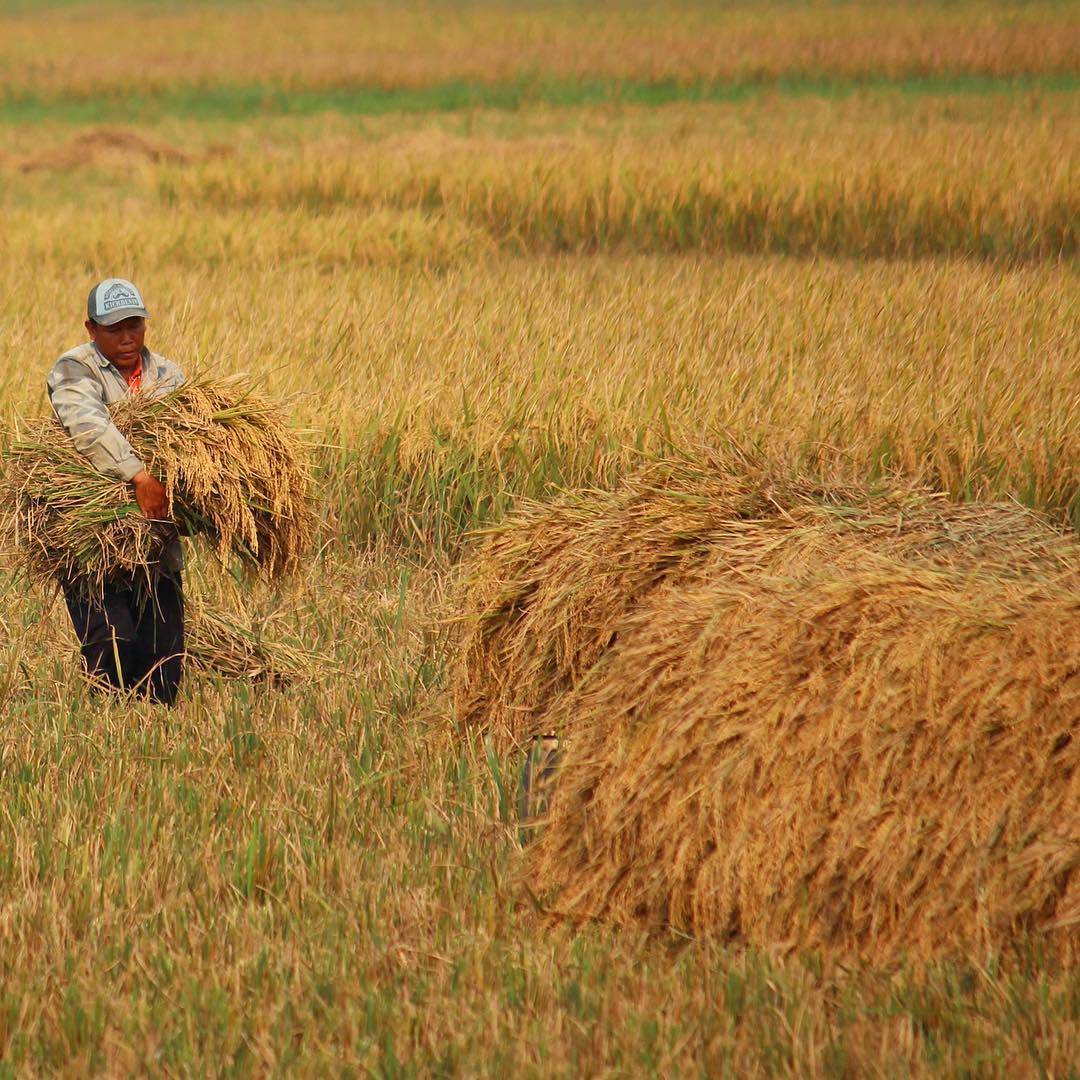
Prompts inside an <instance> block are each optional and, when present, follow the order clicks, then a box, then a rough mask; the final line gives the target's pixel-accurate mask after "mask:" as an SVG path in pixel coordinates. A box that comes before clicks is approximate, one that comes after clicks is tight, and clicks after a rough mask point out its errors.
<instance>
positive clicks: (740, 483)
mask: <svg viewBox="0 0 1080 1080" xmlns="http://www.w3.org/2000/svg"><path fill="white" fill-rule="evenodd" d="M867 552H878V553H879V554H882V555H889V556H892V557H895V558H899V559H902V560H905V561H908V562H911V563H912V565H915V566H920V567H940V568H950V567H951V568H953V569H955V570H957V571H960V572H973V571H975V570H978V572H981V573H986V574H994V575H999V576H1002V577H1005V578H1019V577H1024V576H1025V575H1028V574H1032V573H1036V574H1040V575H1058V574H1068V573H1070V572H1071V573H1076V572H1077V567H1078V565H1080V563H1078V560H1077V548H1076V545H1075V544H1074V543H1073V542H1072V541H1070V540H1069V538H1068V537H1067V536H1066V535H1064V534H1063V533H1062V532H1061V531H1059V530H1058V529H1056V528H1055V527H1053V526H1052V525H1051V524H1049V523H1048V522H1047V521H1046V519H1045V518H1043V517H1041V516H1039V515H1036V514H1033V513H1031V512H1030V511H1027V510H1025V509H1023V508H1022V507H1019V506H1016V505H1012V504H1007V505H956V504H953V503H950V502H948V501H947V500H945V499H944V498H942V497H940V496H935V495H933V494H930V493H928V492H925V491H921V490H917V489H912V488H900V487H895V486H894V487H890V488H885V489H882V490H873V489H868V488H862V487H858V486H855V485H840V484H834V485H823V484H820V483H817V482H812V481H808V480H802V479H799V478H793V477H790V476H787V475H780V474H776V473H772V472H770V471H769V470H768V469H766V468H764V467H762V466H760V465H758V464H755V463H753V462H750V461H746V460H737V461H734V462H730V461H722V460H710V459H708V458H704V457H703V458H702V459H701V460H699V461H695V462H687V461H679V460H672V461H661V462H657V463H654V464H652V465H650V466H648V467H646V468H644V469H642V470H641V471H640V472H638V473H636V474H634V475H631V476H630V477H628V478H627V479H626V480H625V481H624V482H623V483H622V484H621V485H620V486H619V487H618V488H616V489H615V490H614V491H610V492H600V491H586V492H581V493H575V494H570V495H567V496H565V497H564V498H561V499H559V500H557V501H555V502H551V503H536V504H533V505H526V506H524V507H523V508H522V509H520V510H519V511H518V512H517V513H515V514H514V515H512V516H511V517H510V518H508V519H507V521H506V522H505V523H504V524H502V525H501V526H499V527H498V528H496V529H494V530H491V531H490V533H489V535H488V538H487V542H486V543H485V544H484V545H483V546H482V547H481V548H480V550H479V551H478V553H477V555H476V557H475V558H474V560H473V561H472V562H471V564H470V565H468V566H467V567H466V569H465V573H464V580H465V583H466V584H465V588H464V591H463V595H462V596H461V598H460V602H459V607H460V609H461V610H462V611H463V612H464V615H463V616H462V620H461V621H462V627H463V640H462V647H461V649H460V652H459V656H458V660H457V664H456V670H455V673H454V686H453V690H454V698H455V706H456V711H457V715H458V717H459V719H460V720H461V721H462V722H463V723H464V724H466V725H468V726H471V727H475V728H479V729H480V730H483V731H485V732H487V733H489V734H491V735H492V736H493V737H495V738H496V740H498V741H502V742H503V743H506V742H510V743H517V744H522V743H524V741H526V740H527V739H528V738H529V737H530V736H532V735H536V734H542V733H543V732H544V731H545V730H546V728H547V725H548V723H549V714H550V711H551V706H552V703H553V701H554V700H555V699H557V698H558V696H559V695H560V694H562V693H565V692H566V691H567V690H569V689H571V688H572V687H574V686H575V685H576V684H577V683H578V682H579V681H580V680H581V678H582V677H583V676H584V675H585V674H586V672H588V671H589V669H590V668H592V666H593V665H594V664H595V663H596V662H597V661H598V660H599V659H600V658H601V657H602V656H603V655H604V653H605V652H606V651H607V650H608V649H610V648H611V647H612V645H613V644H614V643H615V642H616V641H617V640H618V638H619V636H620V635H621V633H622V631H623V628H624V626H625V625H626V623H627V620H628V619H629V618H630V617H631V616H632V615H633V614H634V612H635V611H636V610H637V609H638V607H639V606H640V605H641V604H642V603H644V602H646V601H647V599H648V598H649V596H650V595H651V594H652V593H653V592H654V591H655V590H656V589H657V588H659V587H661V586H662V585H665V584H669V585H670V584H673V583H677V582H683V583H692V582H694V581H705V582H718V581H721V580H728V581H730V582H731V583H733V584H734V583H741V584H744V585H749V586H752V585H753V583H754V582H755V581H756V580H757V579H758V577H759V576H761V575H762V574H772V575H784V574H794V573H798V572H800V571H801V570H802V569H804V568H806V567H813V566H821V565H822V564H823V563H826V562H827V563H830V564H832V565H835V566H840V567H848V568H850V569H857V568H858V567H859V566H860V565H861V564H862V563H863V561H864V559H865V556H866V553H867Z"/></svg>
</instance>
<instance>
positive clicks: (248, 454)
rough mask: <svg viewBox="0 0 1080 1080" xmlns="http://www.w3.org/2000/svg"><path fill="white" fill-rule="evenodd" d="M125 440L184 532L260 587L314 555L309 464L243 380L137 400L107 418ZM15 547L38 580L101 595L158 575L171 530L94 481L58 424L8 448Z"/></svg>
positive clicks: (10, 536) (8, 503)
mask: <svg viewBox="0 0 1080 1080" xmlns="http://www.w3.org/2000/svg"><path fill="white" fill-rule="evenodd" d="M110 412H111V414H112V418H113V421H114V423H115V424H116V426H117V427H118V428H119V430H120V431H121V432H122V433H123V434H124V435H125V437H126V438H127V439H128V440H129V441H130V442H131V444H132V446H133V447H134V449H135V452H136V453H137V454H138V455H139V456H140V457H141V458H142V460H143V461H145V462H146V464H147V467H148V468H149V469H150V471H151V472H153V473H154V475H156V476H157V477H158V478H159V479H160V480H161V481H162V483H164V485H165V487H166V489H167V490H168V492H169V497H170V500H171V504H172V510H173V517H174V519H175V521H176V525H177V527H178V528H179V529H180V531H182V532H184V533H186V534H189V535H196V536H203V537H205V538H206V539H208V540H209V541H210V543H211V544H212V546H213V548H214V550H215V552H216V553H217V555H218V557H219V558H220V559H221V560H222V561H223V562H224V561H228V560H230V559H231V558H233V557H236V558H238V559H239V561H240V563H241V564H242V565H244V566H245V567H248V568H250V569H253V570H255V571H256V572H257V573H258V574H259V575H260V576H261V577H262V578H263V579H264V580H267V581H271V582H273V581H277V580H279V579H280V578H282V577H283V576H285V575H287V574H289V573H290V572H292V571H293V570H295V569H296V568H297V567H298V566H299V565H300V561H301V559H302V556H303V554H304V552H305V551H306V550H307V549H308V547H309V546H310V539H311V535H312V530H313V516H312V511H311V506H310V465H309V461H308V456H307V452H306V449H305V447H304V445H303V442H302V441H301V439H300V437H299V436H298V435H297V434H296V432H294V431H293V430H292V429H291V428H290V427H289V425H288V422H287V419H286V416H285V414H284V411H283V409H282V408H281V407H280V406H279V405H277V404H275V403H273V402H270V401H269V400H267V399H266V398H264V397H263V396H261V395H260V394H258V393H257V392H256V391H255V390H254V389H253V386H252V384H251V382H250V381H249V380H247V379H244V378H242V377H231V378H219V379H210V378H205V377H196V378H192V379H189V380H188V381H187V382H185V383H184V385H183V386H181V387H180V388H179V389H177V390H176V391H174V392H172V393H170V394H167V395H164V396H162V397H152V396H150V395H148V394H137V395H133V396H131V397H130V398H127V399H125V400H124V401H122V402H120V403H118V404H117V405H115V406H113V407H112V408H111V409H110ZM3 483H4V501H5V507H6V513H5V515H4V520H3V532H4V536H5V540H6V543H7V546H8V547H10V548H13V549H14V550H15V551H16V552H17V555H18V558H19V561H20V563H21V566H22V568H23V569H24V570H25V571H26V572H27V573H28V575H29V576H30V577H31V578H33V579H36V580H39V581H53V580H57V579H64V580H77V581H79V582H80V583H82V584H83V585H85V586H86V587H87V588H89V589H91V590H93V589H97V588H99V587H100V585H101V584H102V583H103V582H105V581H109V580H115V579H117V578H139V577H140V576H143V575H146V574H147V573H149V572H151V571H152V570H153V569H154V567H155V566H156V565H157V564H158V562H159V560H160V558H161V556H162V553H163V551H164V549H165V547H166V545H167V544H168V543H169V541H170V540H171V539H172V538H173V537H174V536H175V535H176V529H175V528H174V527H173V526H170V525H167V524H161V523H153V522H150V521H148V520H147V519H146V518H144V517H143V516H142V514H141V513H140V512H139V509H138V506H137V505H136V504H135V502H134V500H133V496H132V490H131V487H130V485H128V484H123V483H119V482H116V481H114V480H110V479H109V478H107V477H105V476H102V475H101V474H100V473H98V472H97V471H96V470H95V469H94V468H93V467H92V466H91V465H90V464H89V463H88V462H87V461H85V459H83V458H82V456H81V455H80V454H79V453H78V451H77V450H76V449H75V446H74V444H73V443H72V442H71V440H70V438H69V437H68V436H67V434H66V432H65V431H64V430H63V428H62V427H61V426H60V424H59V423H58V422H57V421H56V420H55V419H54V418H46V419H41V420H37V421H34V422H32V423H30V424H28V425H26V426H25V427H24V428H23V429H22V430H20V431H19V432H18V433H17V435H16V437H15V439H14V440H13V442H12V443H11V445H10V448H9V451H8V455H7V461H6V468H5V475H4V482H3Z"/></svg>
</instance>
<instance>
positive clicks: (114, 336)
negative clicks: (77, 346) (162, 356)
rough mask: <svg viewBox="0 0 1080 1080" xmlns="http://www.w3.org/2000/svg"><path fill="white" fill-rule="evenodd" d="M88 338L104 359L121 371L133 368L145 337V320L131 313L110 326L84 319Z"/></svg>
mask: <svg viewBox="0 0 1080 1080" xmlns="http://www.w3.org/2000/svg"><path fill="white" fill-rule="evenodd" d="M86 329H87V331H88V332H89V334H90V339H91V341H93V343H94V344H95V345H96V346H97V347H98V348H99V349H100V350H101V355H102V356H104V357H105V359H106V360H108V361H110V362H111V363H113V364H115V365H116V366H117V367H118V368H120V369H121V370H122V371H123V370H126V369H128V368H133V367H135V365H136V364H137V363H138V362H139V357H140V356H141V355H142V350H143V338H144V337H146V320H145V319H144V318H143V317H142V316H141V315H132V316H131V318H129V319H122V320H121V321H120V322H118V323H114V324H113V325H112V326H99V325H98V324H97V323H96V322H94V321H93V320H92V319H87V320H86Z"/></svg>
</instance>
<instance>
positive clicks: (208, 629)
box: [185, 602, 327, 688]
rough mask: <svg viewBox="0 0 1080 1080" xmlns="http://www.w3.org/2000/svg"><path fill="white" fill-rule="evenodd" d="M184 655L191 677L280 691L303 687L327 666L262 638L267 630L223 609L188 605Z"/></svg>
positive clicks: (293, 647) (268, 637)
mask: <svg viewBox="0 0 1080 1080" xmlns="http://www.w3.org/2000/svg"><path fill="white" fill-rule="evenodd" d="M185 636H186V644H185V649H186V655H187V660H188V663H189V664H190V665H191V667H192V668H194V669H195V670H196V671H200V672H203V673H204V674H209V675H219V676H222V677H223V678H226V679H243V680H246V681H249V682H266V683H270V684H271V685H272V686H275V687H278V688H283V687H286V686H289V685H291V684H292V683H296V682H302V681H307V680H309V679H311V678H313V677H314V675H315V672H316V670H321V669H325V665H326V663H327V661H326V660H325V659H324V658H323V657H320V656H317V655H316V654H315V653H313V652H310V651H309V650H307V649H304V648H303V647H301V646H300V645H298V644H296V643H293V642H289V641H286V640H284V639H283V638H281V637H276V636H271V635H268V634H267V627H266V626H265V625H264V626H261V627H260V626H257V625H255V624H254V623H253V622H252V621H251V620H250V619H247V618H245V617H244V616H242V615H240V614H239V613H237V612H234V611H229V610H226V609H225V608H219V607H212V606H210V605H208V604H206V603H203V602H195V603H192V604H189V607H188V612H187V626H186V635H185Z"/></svg>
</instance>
